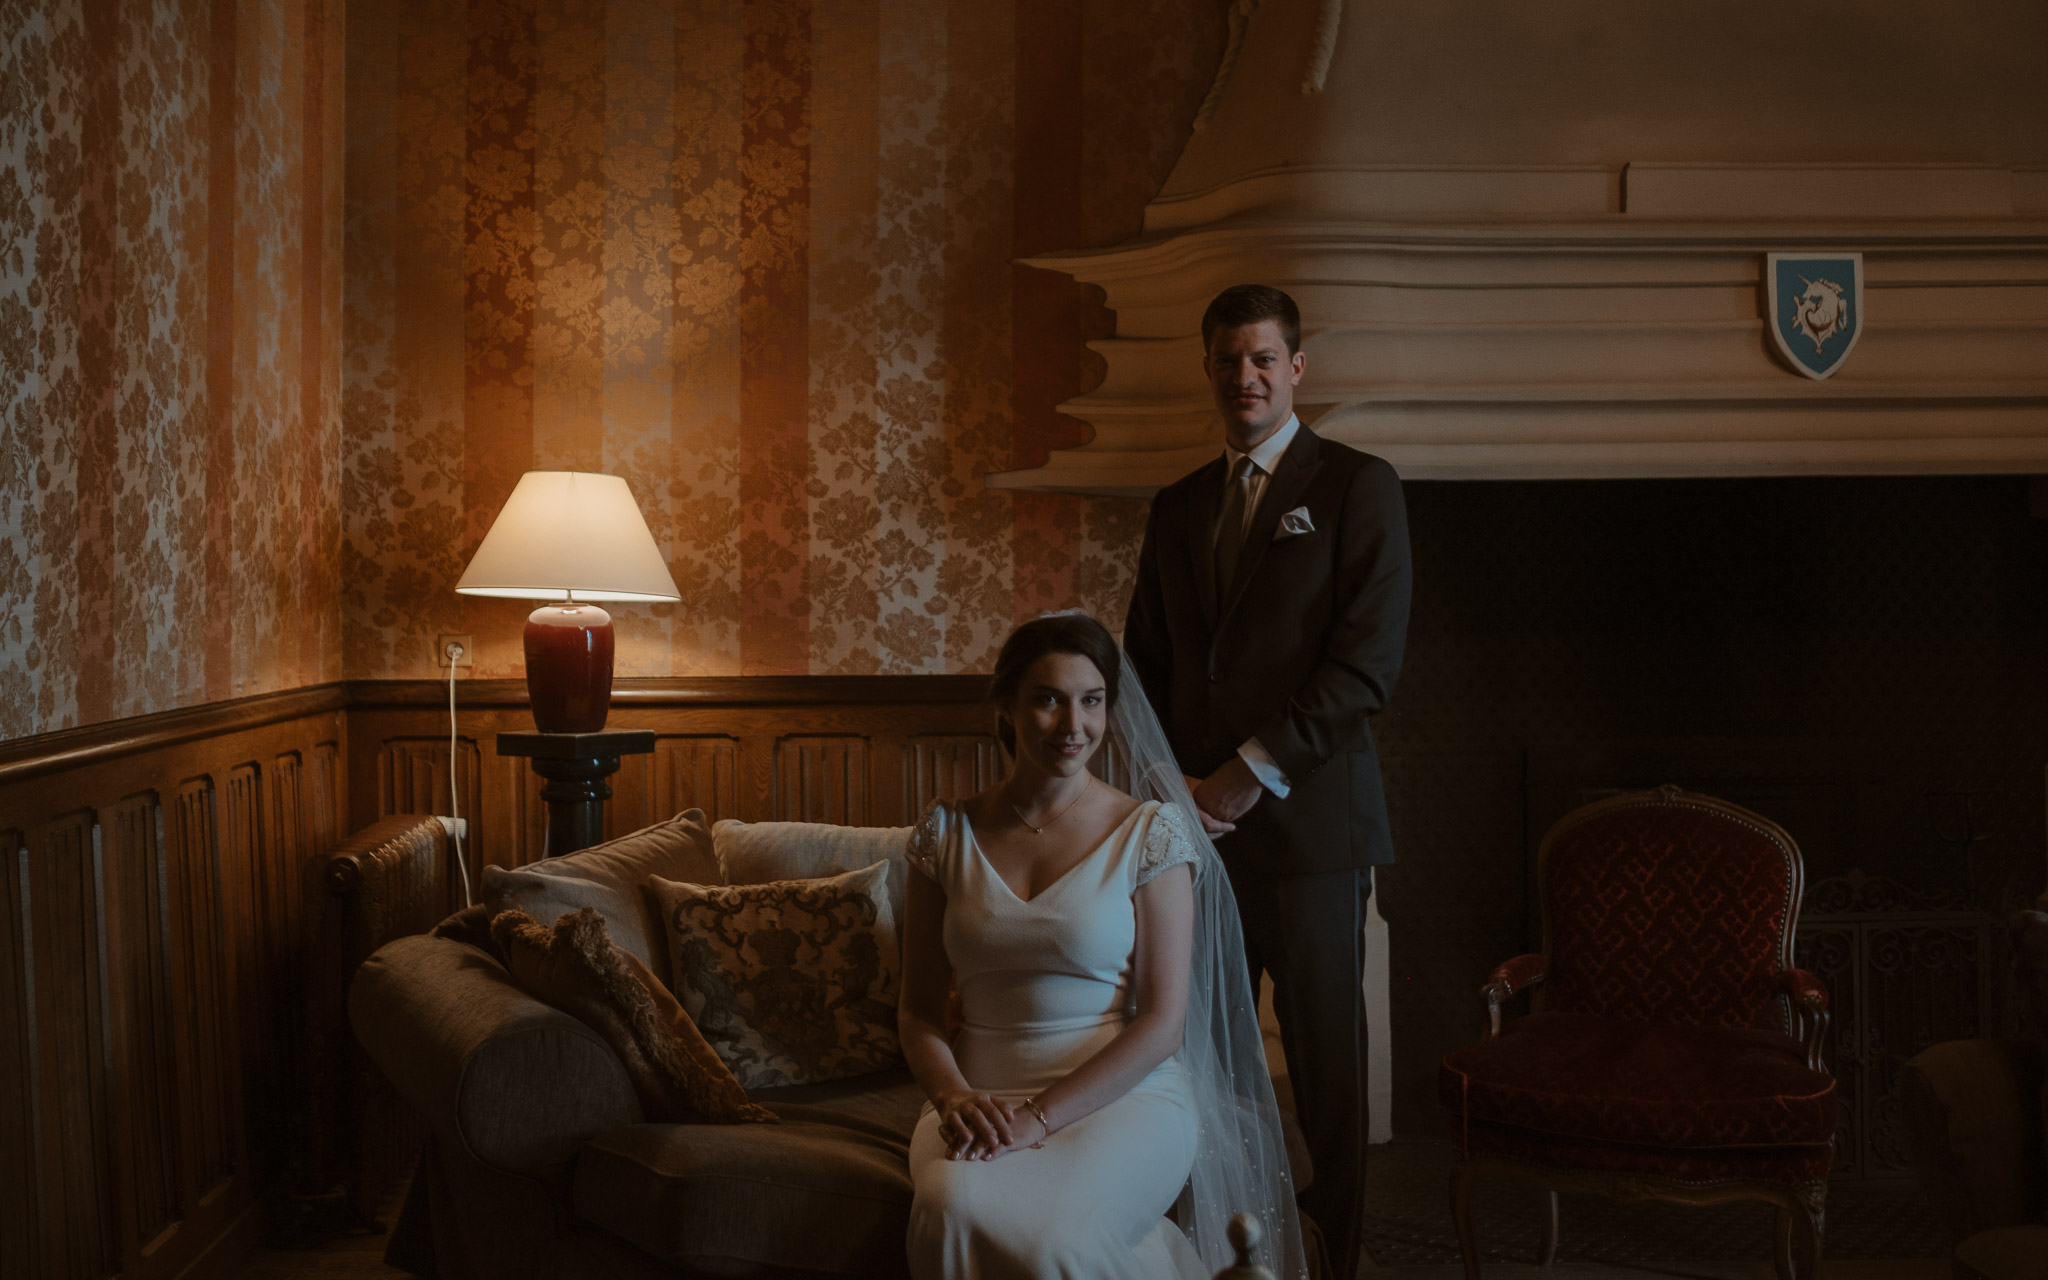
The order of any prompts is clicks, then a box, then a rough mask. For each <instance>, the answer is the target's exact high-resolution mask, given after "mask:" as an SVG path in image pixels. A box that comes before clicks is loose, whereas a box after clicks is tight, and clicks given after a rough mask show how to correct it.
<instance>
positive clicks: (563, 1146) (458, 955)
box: [348, 937, 646, 1175]
mask: <svg viewBox="0 0 2048 1280" xmlns="http://www.w3.org/2000/svg"><path fill="white" fill-rule="evenodd" d="M348 1003H349V1021H350V1024H351V1025H352V1026H354V1028H355V1033H356V1039H357V1041H358V1042H359V1043H360V1044H361V1045H362V1047H363V1050H364V1052H365V1053H367V1054H368V1055H369V1057H370V1060H371V1061H372V1062H374V1063H376V1064H377V1066H378V1067H379V1068H381V1069H382V1070H383V1072H384V1074H385V1075H386V1076H388V1077H390V1079H391V1082H392V1084H393V1085H394V1086H396V1088H397V1089H398V1092H399V1093H400V1094H401V1095H402V1096H404V1098H405V1099H406V1101H408V1102H409V1103H411V1104H412V1106H413V1107H414V1108H416V1109H417V1110H418V1111H419V1112H420V1113H421V1114H422V1115H423V1116H425V1117H426V1119H427V1121H428V1123H430V1124H432V1125H433V1126H434V1129H435V1131H436V1132H437V1133H440V1134H443V1135H445V1136H447V1137H449V1138H451V1139H452V1140H454V1141H457V1142H459V1143H461V1144H462V1146H463V1147H464V1148H465V1149H466V1150H467V1151H468V1152H469V1154H470V1156H471V1157H472V1158H474V1159H475V1160H477V1161H478V1162H479V1163H481V1164H483V1165H485V1166H487V1167H489V1168H493V1169H499V1170H504V1171H508V1172H513V1173H523V1174H536V1175H545V1174H549V1173H553V1172H556V1171H559V1170H560V1169H561V1168H562V1167H563V1166H565V1165H566V1164H567V1163H568V1161H569V1159H570V1157H572V1156H573V1155H575V1153H576V1152H577V1150H578V1149H579V1148H581V1147H582V1146H583V1144H584V1143H585V1142H587V1141H589V1140H590V1139H591V1138H593V1137H595V1136H596V1135H597V1134H600V1133H603V1132H605V1131H606V1130H608V1129H614V1128H617V1127H618V1126H620V1125H624V1124H639V1123H642V1122H643V1121H644V1120H645V1119H646V1116H645V1113H643V1112H642V1110H641V1108H640V1101H639V1098H638V1097H637V1096H636V1095H635V1094H634V1092H633V1085H632V1081H631V1080H630V1079H629V1078H628V1077H627V1075H626V1068H625V1065H624V1064H623V1063H621V1062H620V1061H619V1059H618V1055H617V1054H615V1053H613V1052H612V1049H611V1046H610V1045H607V1044H606V1043H605V1042H604V1041H603V1040H602V1039H601V1038H600V1037H599V1036H598V1035H597V1033H596V1032H594V1031H592V1030H591V1029H590V1028H589V1027H586V1026H585V1025H583V1023H581V1022H579V1021H577V1020H576V1019H575V1018H573V1017H571V1016H570V1015H568V1014H566V1013H563V1012H562V1011H561V1010H559V1009H556V1008H554V1007H553V1006H551V1005H548V1004H544V1003H542V1002H541V1001H539V1000H536V999H534V998H533V997H532V996H530V995H528V994H526V992H525V991H523V990H521V989H520V987H519V986H518V984H516V983H514V982H513V981H512V978H511V975H509V974H508V973H506V972H505V968H504V966H503V965H501V964H499V963H498V962H497V961H496V960H495V959H492V958H491V957H490V956H487V955H485V954H484V953H483V952H481V951H479V950H477V949H476V948H475V947H471V946H466V945H464V944H462V943H459V942H453V941H450V940H448V939H446V938H434V937H411V938H399V939H397V940H396V941H393V942H390V943H387V944H386V945H384V946H383V947H380V948H378V949H377V951H376V953H375V954H373V955H372V956H371V957H370V958H369V959H368V960H367V961H365V962H364V963H363V967H362V968H361V969H359V970H357V972H356V976H355V980H354V982H352V983H351V984H350V986H349V1001H348Z"/></svg>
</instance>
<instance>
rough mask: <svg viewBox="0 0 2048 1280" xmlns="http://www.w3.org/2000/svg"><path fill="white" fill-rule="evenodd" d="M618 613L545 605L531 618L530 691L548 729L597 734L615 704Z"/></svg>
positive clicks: (538, 724)
mask: <svg viewBox="0 0 2048 1280" xmlns="http://www.w3.org/2000/svg"><path fill="white" fill-rule="evenodd" d="M612 647H613V638H612V616H611V615H610V614H608V613H606V612H605V611H604V610H602V609H600V608H598V607H597V606H596V605H594V604H544V605H542V606H541V607H540V608H538V609H535V610H534V611H533V612H532V613H531V614H529V615H527V618H526V695H527V698H528V699H529V700H530V701H531V702H532V703H533V724H534V727H535V728H536V729H539V730H540V731H541V732H542V733H596V732H597V731H598V730H600V729H602V728H604V718H605V716H606V714H607V713H609V712H610V710H611V705H612Z"/></svg>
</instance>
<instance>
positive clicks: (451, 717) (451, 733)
mask: <svg viewBox="0 0 2048 1280" xmlns="http://www.w3.org/2000/svg"><path fill="white" fill-rule="evenodd" d="M448 816H449V817H451V818H454V819H455V869H456V870H457V871H459V872H461V873H462V905H463V906H465V907H466V906H469V905H470V898H469V860H468V859H467V858H465V857H464V856H463V854H462V785H461V782H460V780H459V779H458V778H457V776H456V773H455V662H454V661H453V660H452V659H451V660H450V661H449V663H448Z"/></svg>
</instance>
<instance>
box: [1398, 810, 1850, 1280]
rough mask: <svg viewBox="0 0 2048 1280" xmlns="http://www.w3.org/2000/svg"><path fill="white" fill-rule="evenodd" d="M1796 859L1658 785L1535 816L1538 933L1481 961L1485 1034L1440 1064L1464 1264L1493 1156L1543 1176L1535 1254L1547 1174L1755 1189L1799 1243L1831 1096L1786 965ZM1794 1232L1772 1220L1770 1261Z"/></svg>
mask: <svg viewBox="0 0 2048 1280" xmlns="http://www.w3.org/2000/svg"><path fill="white" fill-rule="evenodd" d="M1801 875H1802V871H1801V864H1800V860H1799V851H1798V847H1797V846H1796V845H1795V844H1793V842H1792V839H1791V837H1790V836H1788V835H1786V834H1785V833H1784V831H1782V830H1781V829H1779V828H1778V827H1777V826H1776V825H1775V824H1773V823H1771V822H1769V821H1768V820H1766V819H1764V818H1761V817H1758V816H1757V815H1755V814H1753V813H1750V812H1748V811H1747V810H1744V809H1740V808H1737V807H1736V806H1734V805H1731V804H1727V803H1725V802H1723V801H1719V800H1713V799H1710V798H1708V797H1705V796H1696V795H1689V794H1687V793H1685V792H1682V791H1679V790H1678V789H1676V788H1674V787H1666V788H1662V789H1660V790H1658V791H1650V792H1640V793H1636V794H1632V795H1625V796H1618V797H1616V798H1614V799H1612V800H1607V801H1603V802H1601V803H1599V804H1596V805H1589V806H1587V807H1586V808H1584V809H1580V810H1578V811H1577V812H1575V813H1572V814H1569V815H1567V816H1566V817H1565V818H1564V819H1563V820H1561V821H1560V822H1559V823H1558V824H1557V825H1556V826H1555V827H1553V828H1552V829H1551V831H1550V834H1549V835H1548V836H1546V837H1545V839H1544V843H1543V847H1542V849H1541V851H1540V852H1539V854H1538V860H1537V881H1538V884H1537V890H1538V893H1539V895H1540V898H1541V902H1542V906H1543V920H1544V943H1545V946H1544V952H1543V954H1541V955H1525V956H1518V957H1516V958H1514V959H1512V960H1509V961H1507V962H1505V963H1504V964H1502V965H1501V966H1499V967H1498V968H1496V969H1495V970H1494V971H1493V973H1492V974H1491V975H1490V976H1489V980H1488V982H1487V984H1486V986H1485V987H1484V988H1482V992H1481V994H1482V995H1483V996H1484V998H1485V1000H1486V1004H1487V1009H1488V1015H1489V1019H1490V1024H1491V1025H1490V1026H1489V1029H1488V1032H1487V1035H1486V1038H1485V1039H1483V1040H1481V1041H1479V1042H1478V1043H1476V1044H1470V1045H1466V1046H1464V1047H1463V1048H1460V1049H1456V1050H1453V1051H1452V1052H1451V1053H1450V1054H1448V1055H1446V1056H1445V1058H1444V1061H1443V1066H1442V1069H1441V1071H1440V1072H1439V1076H1438V1091H1439V1096H1440V1098H1441V1100H1442V1102H1443V1104H1444V1106H1445V1108H1446V1109H1447V1110H1449V1111H1450V1113H1451V1115H1452V1117H1453V1122H1454V1125H1455V1127H1456V1132H1457V1138H1458V1143H1459V1151H1460V1173H1459V1179H1458V1181H1457V1182H1455V1183H1454V1187H1453V1209H1454V1211H1455V1212H1456V1213H1457V1214H1458V1215H1459V1232H1460V1238H1461V1242H1462V1243H1463V1244H1464V1246H1465V1254H1466V1272H1467V1275H1468V1276H1472V1277H1476V1276H1477V1275H1478V1254H1477V1249H1476V1246H1475V1244H1474V1243H1473V1241H1472V1239H1471V1224H1470V1203H1469V1195H1470V1189H1469V1181H1468V1179H1469V1178H1470V1177H1472V1176H1476V1175H1477V1174H1478V1173H1481V1172H1493V1171H1507V1170H1508V1169H1512V1170H1514V1171H1516V1172H1520V1173H1523V1174H1525V1175H1533V1176H1535V1177H1537V1178H1538V1180H1540V1181H1544V1182H1546V1183H1548V1184H1549V1185H1550V1186H1551V1187H1552V1190H1553V1198H1552V1214H1553V1230H1552V1231H1551V1232H1549V1233H1547V1234H1546V1238H1545V1259H1544V1260H1545V1261H1548V1257H1549V1255H1550V1253H1551V1252H1552V1251H1554V1249H1555V1247H1556V1239H1555V1231H1554V1223H1555V1212H1556V1209H1555V1205H1556V1201H1555V1191H1556V1190H1557V1189H1558V1188H1568V1189H1579V1190H1594V1191H1601V1190H1605V1191H1608V1192H1609V1193H1610V1194H1621V1193H1624V1192H1625V1193H1626V1194H1630V1195H1642V1194H1651V1195H1659V1196H1664V1197H1666V1198H1671V1199H1678V1200H1685V1201H1690V1202H1695V1203H1705V1202H1708V1201H1712V1200H1718V1199H1728V1198H1735V1197H1741V1196H1755V1197H1756V1198H1761V1199H1766V1200H1770V1201H1773V1202H1774V1203H1776V1204H1778V1205H1779V1208H1780V1211H1781V1215H1782V1220H1783V1221H1784V1222H1786V1223H1790V1222H1792V1221H1793V1220H1794V1219H1795V1218H1796V1219H1800V1220H1802V1224H1803V1229H1804V1232H1805V1239H1804V1241H1803V1244H1804V1248H1803V1249H1802V1250H1801V1251H1802V1252H1803V1253H1805V1254H1806V1256H1807V1260H1808V1262H1809V1264H1810V1263H1811V1261H1812V1260H1813V1259H1816V1258H1817V1257H1818V1255H1819V1247H1820V1210H1821V1204H1822V1200H1823V1198H1824V1196H1825V1193H1826V1178H1827V1172H1828V1166H1829V1164H1830V1163H1831V1161H1832V1158H1833V1151H1834V1135H1835V1125H1836V1113H1837V1099H1836V1093H1835V1081H1834V1078H1833V1077H1832V1076H1831V1075H1829V1074H1828V1073H1827V1072H1826V1071H1825V1070H1824V1069H1822V1066H1821V1062H1820V1045H1821V1037H1822V1033H1823V1031H1824V1030H1825V1026H1826V1010H1827V989H1826V988H1825V987H1824V986H1822V985H1821V983H1820V982H1819V980H1818V979H1816V978H1814V977H1813V976H1812V975H1811V974H1807V973H1804V972H1802V971H1800V970H1797V969H1794V968H1792V967H1791V955H1792V930H1793V926H1794V924H1795V923H1796V922H1797V919H1798V914H1799V898H1800V891H1801ZM1527 991H1534V992H1535V993H1536V1001H1537V1004H1538V1011H1537V1012H1534V1013H1531V1014H1529V1015H1527V1016H1525V1017H1523V1018H1520V1019H1517V1020H1514V1021H1512V1022H1509V1023H1507V1024H1506V1026H1505V1027H1503V1026H1502V1024H1501V1011H1502V1006H1503V1005H1505V1004H1506V1003H1507V1002H1508V1001H1509V1000H1511V999H1512V998H1513V997H1515V996H1517V995H1520V994H1522V993H1524V992H1527ZM1794 1029H1796V1030H1798V1031H1799V1032H1801V1035H1800V1037H1799V1038H1797V1039H1795V1038H1794V1037H1793V1036H1792V1035H1789V1034H1787V1033H1788V1032H1789V1031H1792V1030H1794ZM1794 1234H1795V1233H1794V1232H1793V1231H1792V1230H1791V1228H1790V1227H1789V1226H1787V1227H1785V1229H1783V1230H1781V1231H1780V1233H1779V1235H1780V1239H1779V1248H1778V1253H1779V1257H1778V1266H1779V1271H1780V1273H1781V1275H1782V1276H1785V1277H1788V1278H1789V1277H1791V1276H1792V1275H1793V1274H1794V1270H1795V1268H1794V1263H1793V1258H1792V1254H1791V1248H1792V1240H1793V1236H1794ZM1807 1269H1808V1268H1798V1270H1799V1271H1800V1273H1801V1274H1803V1273H1804V1271H1805V1270H1807Z"/></svg>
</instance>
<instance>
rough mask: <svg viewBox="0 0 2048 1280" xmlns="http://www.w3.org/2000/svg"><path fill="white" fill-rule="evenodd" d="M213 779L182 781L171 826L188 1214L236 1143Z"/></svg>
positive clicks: (229, 1162) (229, 1166) (224, 1173)
mask: <svg viewBox="0 0 2048 1280" xmlns="http://www.w3.org/2000/svg"><path fill="white" fill-rule="evenodd" d="M214 813H215V808H214V789H213V779H212V778H211V777H203V776H202V777H197V778H188V779H186V780H185V781H184V782H183V783H182V784H181V785H180V786H179V787H178V792H177V799H176V801H175V804H174V808H173V814H174V817H175V821H174V822H172V823H171V824H169V826H170V832H171V837H172V838H171V842H170V847H169V849H168V850H167V851H166V861H167V863H168V864H169V874H168V875H167V877H166V879H167V880H168V882H169V887H170V892H169V895H168V896H169V898H170V908H171V919H172V921H173V929H174V933H175V941H174V945H173V947H172V953H171V974H172V978H171V982H172V1000H173V1004H174V1006H175V1007H176V1009H177V1025H178V1029H179V1033H180V1035H179V1043H178V1047H177V1052H178V1065H179V1071H178V1075H179V1080H180V1082H181V1084H183V1086H184V1096H183V1099H182V1101H183V1104H184V1105H183V1107H182V1125H181V1127H182V1129H183V1131H184V1138H183V1142H182V1147H183V1155H184V1165H185V1169H184V1185H185V1197H184V1203H183V1205H182V1206H181V1207H182V1208H183V1209H184V1211H185V1212H186V1213H188V1214H189V1213H191V1212H193V1211H194V1209H196V1208H197V1206H199V1205H200V1204H202V1203H206V1202H209V1201H212V1200H215V1199H217V1198H218V1197H219V1195H220V1194H221V1193H222V1192H223V1191H224V1190H225V1188H226V1185H227V1182H228V1180H229V1179H230V1178H231V1177H233V1175H234V1171H235V1152H236V1150H237V1149H238V1148H239V1147H240V1146H241V1132H240V1128H241V1127H240V1125H239V1124H238V1123H237V1117H238V1116H239V1115H240V1112H241V1091H240V1090H239V1089H238V1088H237V1087H236V1082H235V1079H234V1078H233V1076H231V1075H230V1067H229V1062H230V1060H231V1059H230V1053H231V1049H230V1046H231V1043H232V1042H231V1040H230V1027H231V1022H230V1020H229V1017H228V1001H229V995H228V989H229V982H230V977H229V974H230V970H231V966H232V965H233V963H234V952H233V951H232V950H231V949H230V948H229V947H226V946H224V945H222V943H223V940H224V939H226V938H227V937H228V934H227V920H226V917H225V913H224V911H223V910H222V884H221V880H222V877H221V866H220V841H219V838H218V836H217V833H216V829H215V823H214Z"/></svg>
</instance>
